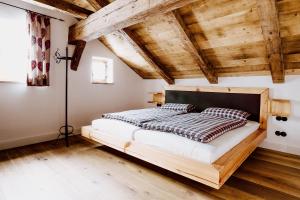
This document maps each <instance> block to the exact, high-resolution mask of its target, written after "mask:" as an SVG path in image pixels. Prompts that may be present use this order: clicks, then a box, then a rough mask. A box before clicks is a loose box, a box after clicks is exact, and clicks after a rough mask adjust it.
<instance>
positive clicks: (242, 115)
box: [201, 107, 250, 119]
mask: <svg viewBox="0 0 300 200" xmlns="http://www.w3.org/2000/svg"><path fill="white" fill-rule="evenodd" d="M201 113H205V114H211V115H218V116H220V117H226V118H231V119H247V118H248V117H249V116H250V114H249V113H247V112H245V111H242V110H236V109H230V108H216V107H211V108H206V109H205V110H204V111H202V112H201Z"/></svg>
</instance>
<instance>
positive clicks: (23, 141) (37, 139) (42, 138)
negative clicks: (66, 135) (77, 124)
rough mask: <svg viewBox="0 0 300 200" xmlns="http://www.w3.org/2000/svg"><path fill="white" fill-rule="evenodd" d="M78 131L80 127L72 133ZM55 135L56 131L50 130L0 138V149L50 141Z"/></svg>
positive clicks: (77, 132) (75, 133)
mask: <svg viewBox="0 0 300 200" xmlns="http://www.w3.org/2000/svg"><path fill="white" fill-rule="evenodd" d="M79 133H80V129H75V130H74V135H77V134H79ZM57 136H58V133H57V131H56V132H52V133H45V134H42V135H35V136H29V137H23V138H17V139H10V140H0V150H4V149H11V148H15V147H21V146H25V145H30V144H36V143H41V142H46V141H51V140H55V139H56V138H57Z"/></svg>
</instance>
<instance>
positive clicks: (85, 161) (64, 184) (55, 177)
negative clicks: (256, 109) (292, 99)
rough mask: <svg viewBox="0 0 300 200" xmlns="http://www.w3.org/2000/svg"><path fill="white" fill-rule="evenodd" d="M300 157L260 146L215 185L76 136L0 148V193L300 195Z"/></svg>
mask: <svg viewBox="0 0 300 200" xmlns="http://www.w3.org/2000/svg"><path fill="white" fill-rule="evenodd" d="M299 165H300V157H299V156H294V155H290V154H285V153H279V152H275V151H270V150H266V149H258V150H256V151H255V152H254V153H253V154H252V155H251V156H250V157H249V158H248V159H247V160H246V161H245V162H244V163H243V165H242V166H241V167H240V168H239V169H238V170H237V172H236V173H234V175H233V176H232V177H231V178H230V179H229V180H228V181H227V182H226V183H225V185H224V186H223V187H222V188H221V189H220V190H215V189H212V188H210V187H207V186H205V185H202V184H200V183H197V182H195V181H192V180H190V179H187V178H184V177H182V176H179V175H176V174H174V173H172V172H169V171H167V170H164V169H161V168H159V167H156V166H154V165H151V164H149V163H146V162H143V161H140V160H138V159H136V158H133V157H131V156H128V155H125V154H123V153H120V152H118V151H115V150H113V149H110V148H108V147H104V146H101V147H99V146H97V145H94V144H91V143H88V142H86V141H84V140H83V139H81V138H80V137H73V138H72V140H71V146H70V147H69V148H66V147H64V145H63V143H62V142H61V141H60V142H58V143H57V142H56V141H52V142H46V143H41V144H36V145H30V146H26V147H20V148H16V149H11V150H4V151H1V152H0V199H1V200H19V199H43V200H48V199H49V200H50V199H51V200H53V199H55V200H69V199H70V200H82V199H89V200H93V199H95V200H96V199H101V200H102V199H103V200H106V199H108V200H115V199H122V200H127V199H128V200H129V199H130V200H134V199H139V200H140V199H166V200H170V199H172V200H173V199H174V200H177V199H178V200H179V199H186V200H190V199H193V200H194V199H195V200H196V199H249V200H250V199H258V200H259V199H272V200H279V199H285V200H293V199H300V166H299Z"/></svg>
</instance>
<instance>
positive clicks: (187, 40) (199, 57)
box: [166, 11, 218, 84]
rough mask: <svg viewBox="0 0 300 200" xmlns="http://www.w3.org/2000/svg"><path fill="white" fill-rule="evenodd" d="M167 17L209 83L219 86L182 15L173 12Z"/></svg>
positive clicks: (212, 68) (212, 70) (214, 73)
mask: <svg viewBox="0 0 300 200" xmlns="http://www.w3.org/2000/svg"><path fill="white" fill-rule="evenodd" d="M166 17H167V20H168V22H169V24H171V25H172V27H173V29H174V30H175V31H176V32H177V33H178V36H179V38H180V40H181V41H182V43H183V44H184V46H185V50H187V51H188V52H189V53H190V55H191V56H192V57H193V58H194V60H195V61H196V62H197V64H198V66H199V68H200V70H201V71H202V73H203V74H204V76H205V77H206V78H207V80H208V81H209V83H212V84H217V83H218V76H217V73H216V71H215V70H214V67H213V65H212V64H211V63H210V62H209V61H208V60H207V59H206V58H205V56H204V54H203V52H202V51H201V49H200V46H199V45H198V42H197V41H196V38H195V37H194V36H193V35H192V34H191V33H190V31H189V30H188V28H187V27H186V25H185V23H184V21H183V19H182V18H181V16H180V14H179V13H178V12H177V11H173V12H170V13H168V14H166Z"/></svg>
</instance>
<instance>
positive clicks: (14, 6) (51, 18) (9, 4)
mask: <svg viewBox="0 0 300 200" xmlns="http://www.w3.org/2000/svg"><path fill="white" fill-rule="evenodd" d="M0 4H4V5H7V6H11V7H14V8H18V9H20V10H25V11H29V12H33V13H36V14H38V15H42V16H46V17H49V18H51V19H56V20H58V21H61V22H64V21H65V20H63V19H59V18H56V17H51V16H49V15H44V14H41V13H38V12H35V11H32V10H28V9H26V8H21V7H18V6H15V5H11V4H8V3H4V2H1V1H0Z"/></svg>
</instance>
